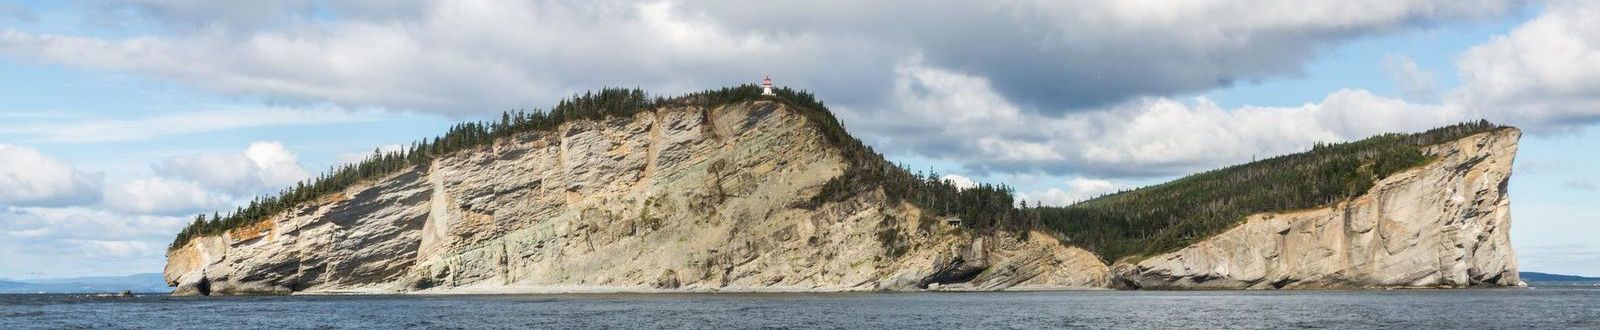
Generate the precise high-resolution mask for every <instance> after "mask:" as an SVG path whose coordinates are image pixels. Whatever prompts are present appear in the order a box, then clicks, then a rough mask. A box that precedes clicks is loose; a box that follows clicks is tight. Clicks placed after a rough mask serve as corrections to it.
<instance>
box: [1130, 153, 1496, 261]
mask: <svg viewBox="0 0 1600 330" xmlns="http://www.w3.org/2000/svg"><path fill="white" fill-rule="evenodd" d="M1521 135H1522V134H1521V132H1520V131H1518V130H1516V129H1511V128H1507V129H1502V130H1498V131H1494V132H1488V133H1482V134H1478V135H1473V136H1470V137H1467V138H1464V139H1461V140H1457V141H1454V142H1449V143H1444V144H1440V145H1437V146H1433V147H1431V148H1429V149H1427V151H1426V152H1427V153H1428V154H1430V155H1433V156H1436V157H1437V161H1436V162H1434V163H1431V164H1428V165H1425V166H1423V167H1420V168H1417V169H1413V170H1409V171H1406V172H1403V173H1399V174H1395V175H1391V176H1390V177H1388V178H1385V179H1384V180H1381V181H1380V182H1378V183H1377V184H1376V185H1375V186H1374V187H1373V188H1372V190H1371V191H1369V192H1368V193H1367V194H1366V195H1364V196H1363V197H1360V198H1356V199H1354V200H1351V201H1348V202H1343V203H1339V204H1337V205H1332V206H1329V207H1324V208H1318V209H1312V210H1303V211H1297V212H1287V213H1274V214H1258V215H1253V216H1250V217H1249V218H1248V219H1247V220H1246V223H1244V224H1243V225H1240V226H1238V227H1235V228H1233V229H1230V230H1228V231H1227V232H1224V233H1222V234H1220V235H1218V236H1215V237H1212V238H1210V239H1207V240H1205V241H1202V242H1200V243H1197V244H1195V245H1193V246H1190V247H1187V248H1184V249H1182V250H1179V251H1177V252H1173V253H1168V254H1164V255H1158V256H1153V257H1148V258H1145V259H1143V260H1139V261H1137V263H1135V264H1129V263H1119V264H1118V265H1116V267H1114V273H1115V274H1116V276H1117V279H1116V280H1115V282H1116V283H1117V284H1118V285H1120V286H1123V287H1137V288H1165V289H1190V288H1210V289H1241V288H1250V289H1271V288H1285V289H1314V288H1379V287H1382V288H1392V287H1418V288H1433V287H1469V286H1515V285H1516V284H1517V283H1518V282H1519V281H1518V276H1517V263H1516V257H1515V254H1514V253H1513V251H1512V249H1511V241H1510V235H1509V233H1510V230H1511V216H1510V215H1511V212H1510V199H1509V198H1508V196H1507V195H1506V184H1507V182H1508V179H1509V178H1510V176H1511V168H1512V166H1511V163H1512V160H1513V158H1514V157H1515V155H1516V151H1517V140H1518V139H1519V138H1520V137H1521Z"/></svg>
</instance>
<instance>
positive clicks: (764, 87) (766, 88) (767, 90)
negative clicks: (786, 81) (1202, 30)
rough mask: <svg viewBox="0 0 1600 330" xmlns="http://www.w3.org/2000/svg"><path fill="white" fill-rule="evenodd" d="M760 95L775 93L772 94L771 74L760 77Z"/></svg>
mask: <svg viewBox="0 0 1600 330" xmlns="http://www.w3.org/2000/svg"><path fill="white" fill-rule="evenodd" d="M761 95H776V94H772V76H766V78H765V79H761Z"/></svg>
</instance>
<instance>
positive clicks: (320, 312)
mask: <svg viewBox="0 0 1600 330" xmlns="http://www.w3.org/2000/svg"><path fill="white" fill-rule="evenodd" d="M958 327H964V328H983V329H990V328H1019V329H1038V328H1118V329H1129V328H1135V329H1142V328H1149V329H1171V328H1197V329H1257V328H1259V329H1283V328H1325V329H1369V328H1370V329H1397V328H1398V329H1600V289H1595V288H1549V289H1542V288H1541V289H1481V290H1439V291H1432V290H1422V291H1198V292H1151V291H1137V292H1130V291H1087V292H995V293H840V294H596V295H498V296H289V297H166V296H159V295H153V296H142V297H137V298H94V297H82V296H70V295H0V329H33V328H42V329H76V328H88V329H102V328H135V329H346V328H348V329H372V328H378V329H388V328H407V329H411V328H422V329H428V328H437V329H529V328H534V329H537V328H582V329H596V328H601V329H604V328H623V329H635V328H667V329H744V328H823V329H860V328H868V329H882V328H958Z"/></svg>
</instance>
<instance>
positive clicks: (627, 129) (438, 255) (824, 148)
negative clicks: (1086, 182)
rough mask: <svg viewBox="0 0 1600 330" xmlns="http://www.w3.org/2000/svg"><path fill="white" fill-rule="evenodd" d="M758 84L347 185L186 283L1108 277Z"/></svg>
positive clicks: (183, 287)
mask: <svg viewBox="0 0 1600 330" xmlns="http://www.w3.org/2000/svg"><path fill="white" fill-rule="evenodd" d="M797 111H803V110H799V109H793V108H790V107H788V106H786V105H784V104H783V103H780V102H772V101H756V102H746V103H740V104H732V105H727V106H721V107H716V108H701V107H675V108H661V109H657V110H655V111H646V112H641V113H639V114H637V115H634V116H632V117H623V118H617V117H613V118H609V119H607V120H601V121H577V122H569V123H567V124H564V125H562V126H561V127H560V129H558V130H556V131H553V132H540V133H529V134H522V135H518V136H515V137H512V138H507V139H502V140H500V141H498V142H497V143H496V144H494V145H493V146H489V147H483V148H479V149H475V150H470V151H468V152H460V153H456V154H454V155H452V156H448V157H445V158H441V159H438V160H435V161H434V162H433V163H432V164H430V165H429V166H417V167H414V168H411V169H408V170H405V171H402V172H400V173H396V174H393V175H391V176H388V177H386V178H384V179H381V180H377V181H375V182H370V183H368V184H365V185H361V186H357V187H352V188H350V189H347V190H346V191H345V192H344V193H343V194H340V195H336V196H330V197H327V198H325V199H324V200H323V201H322V202H321V203H316V204H315V205H305V206H302V207H301V208H299V209H295V210H292V211H290V212H286V213H284V214H280V215H278V216H276V217H274V218H272V219H269V220H268V221H266V222H263V223H261V224H259V225H257V226H254V227H251V228H244V229H238V230H233V231H231V232H228V233H227V234H225V235H221V236H214V237H205V238H198V239H194V240H193V241H191V242H190V243H189V244H187V245H185V246H183V247H180V248H178V249H176V250H173V251H172V252H170V253H169V255H168V264H167V267H166V271H165V275H166V278H167V281H168V282H170V283H172V284H173V285H176V286H178V289H177V291H176V292H175V293H176V294H283V293H301V292H324V293H327V292H441V293H443V292H573V291H654V290H691V291H844V290H904V289H923V288H941V289H943V288H949V289H972V290H996V289H1007V288H1013V289H1015V288H1068V287H1104V286H1107V285H1109V280H1110V275H1109V269H1108V268H1107V266H1106V265H1104V264H1103V263H1101V262H1100V261H1099V260H1098V259H1097V258H1096V257H1095V256H1094V255H1093V254H1091V253H1089V252H1087V251H1084V250H1082V249H1079V248H1076V247H1071V246H1066V245H1063V244H1061V243H1060V242H1058V241H1056V240H1055V239H1054V238H1051V237H1050V236H1049V235H1045V234H1041V233H1011V232H999V233H990V234H985V235H981V236H975V234H972V233H970V232H968V231H965V230H959V229H956V228H953V227H950V226H947V225H945V224H942V223H940V222H939V221H938V220H939V219H936V218H933V217H924V216H923V215H922V213H921V211H920V210H919V209H918V208H916V207H914V206H911V205H909V204H903V203H902V204H891V203H888V202H886V201H885V199H884V198H883V197H882V195H881V193H866V194H859V195H858V196H855V197H853V198H850V199H847V200H844V201H841V202H833V203H826V204H822V205H820V206H814V207H802V205H804V204H805V202H806V201H808V200H810V198H811V196H813V195H815V194H816V192H817V191H818V190H819V187H821V186H822V185H823V183H825V182H827V181H828V180H829V179H831V178H833V177H835V176H838V175H840V174H841V173H843V171H844V170H845V166H846V165H845V164H846V163H845V161H844V159H842V156H841V154H840V153H839V152H838V151H837V150H835V149H833V148H832V147H830V146H829V145H827V144H826V143H825V142H824V141H825V140H824V139H823V138H822V137H821V136H820V135H819V133H818V132H819V131H818V130H817V129H816V128H815V127H814V125H815V124H813V123H811V122H809V121H808V120H806V119H805V118H804V116H802V115H801V114H799V113H798V112H797Z"/></svg>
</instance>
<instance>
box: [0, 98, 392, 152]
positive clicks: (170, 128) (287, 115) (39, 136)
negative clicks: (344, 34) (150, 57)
mask: <svg viewBox="0 0 1600 330" xmlns="http://www.w3.org/2000/svg"><path fill="white" fill-rule="evenodd" d="M215 108H229V107H225V106H216V107H215ZM231 108H232V109H220V110H211V111H196V112H186V113H174V114H166V115H159V116H153V117H146V118H137V119H127V118H83V119H79V118H71V119H62V118H59V116H42V115H40V116H36V115H28V116H27V117H24V118H19V119H18V120H19V121H21V122H19V123H18V125H8V126H6V127H0V134H22V135H26V136H30V137H32V138H33V139H35V140H40V141H48V142H66V143H99V142H122V141H132V140H141V139H150V138H155V137H160V136H166V135H179V134H194V133H203V132H214V131H222V130H229V129H238V128H249V127H264V126H283V125H317V124H332V123H345V122H362V121H373V120H376V118H377V116H374V115H373V114H371V113H364V112H358V111H342V110H341V109H337V108H334V107H331V106H326V105H323V106H310V107H307V108H305V109H290V108H280V107H267V108H238V107H231Z"/></svg>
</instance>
